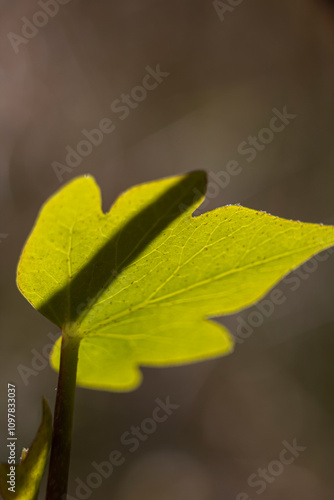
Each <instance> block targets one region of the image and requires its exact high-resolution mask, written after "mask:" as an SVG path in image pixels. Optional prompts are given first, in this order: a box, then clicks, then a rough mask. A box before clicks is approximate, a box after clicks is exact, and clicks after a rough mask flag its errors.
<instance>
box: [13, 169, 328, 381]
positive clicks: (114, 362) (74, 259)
mask: <svg viewBox="0 0 334 500" xmlns="http://www.w3.org/2000/svg"><path fill="white" fill-rule="evenodd" d="M205 189H206V175H205V174H204V173H203V172H194V173H190V174H187V175H184V176H180V177H174V178H169V179H162V180H159V181H156V182H151V183H148V184H144V185H141V186H136V187H134V188H132V189H130V190H129V191H127V192H126V193H124V194H123V195H122V196H121V197H120V198H119V199H118V200H117V202H116V203H115V204H114V206H113V207H112V209H111V210H110V211H109V212H108V213H107V214H104V213H103V212H102V210H101V197H100V192H99V189H98V187H97V185H96V183H95V181H94V179H93V178H92V177H80V178H77V179H75V180H74V181H72V182H71V183H69V184H68V185H66V186H65V187H64V188H63V189H61V190H60V191H59V192H58V193H56V195H54V196H53V197H52V198H50V199H49V200H48V201H47V203H46V204H45V206H44V207H43V209H42V211H41V213H40V215H39V217H38V220H37V223H36V226H35V228H34V230H33V232H32V234H31V236H30V238H29V239H28V242H27V244H26V247H25V249H24V252H23V254H22V257H21V261H20V264H19V268H18V286H19V288H20V290H21V291H22V293H23V295H24V296H25V297H26V298H27V299H28V300H29V301H30V303H31V304H32V305H33V306H34V307H35V308H36V309H38V310H39V311H41V312H42V313H43V314H44V315H45V316H46V317H48V318H49V319H50V320H51V321H53V322H54V323H55V324H57V325H58V326H59V327H61V328H62V329H63V331H64V336H65V338H70V337H73V336H75V337H78V338H79V339H80V341H81V343H80V350H79V364H78V377H77V383H78V384H79V385H82V386H85V387H91V388H98V389H108V390H130V389H133V388H135V387H136V386H137V385H138V384H139V383H140V380H141V373H140V370H139V366H166V365H171V364H180V363H188V362H193V361H198V360H202V359H206V358H210V357H215V356H221V355H224V354H227V353H230V352H231V351H232V349H233V341H232V337H231V335H230V334H229V332H228V331H227V330H226V329H225V328H223V327H221V326H220V325H218V324H217V323H215V322H213V321H211V320H208V319H207V318H208V317H212V316H219V315H222V314H229V313H233V312H236V311H238V310H240V309H242V308H245V307H247V306H250V305H251V304H253V303H254V302H256V301H258V300H259V299H261V297H263V295H265V294H266V293H267V292H268V291H269V290H270V289H271V288H272V287H273V286H274V285H275V284H276V283H277V282H278V281H279V280H280V279H282V277H283V276H285V275H286V274H287V273H289V272H290V271H291V270H293V269H295V268H296V267H297V266H299V265H301V264H302V263H303V262H305V261H306V260H307V259H309V258H310V257H312V256H313V255H314V254H316V253H317V252H320V251H321V250H324V249H325V248H328V247H330V246H331V245H333V244H334V228H333V227H325V226H322V225H316V224H302V223H300V222H293V221H288V220H283V219H279V218H277V217H273V216H271V215H268V214H266V213H264V212H257V211H254V210H249V209H247V208H243V207H241V206H238V205H236V206H226V207H222V208H218V209H217V210H214V211H212V212H209V213H206V214H203V215H200V216H197V217H194V216H193V215H192V214H193V212H194V210H195V209H196V208H197V207H198V205H199V204H200V203H201V202H202V201H203V197H204V193H205ZM59 345H60V343H59V341H58V342H57V344H56V346H55V349H54V351H53V353H52V364H53V366H54V367H55V368H57V367H58V365H59Z"/></svg>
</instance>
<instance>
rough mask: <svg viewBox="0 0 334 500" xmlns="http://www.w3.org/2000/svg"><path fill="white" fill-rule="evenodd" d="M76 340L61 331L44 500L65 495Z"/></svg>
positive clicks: (70, 438) (76, 350)
mask: <svg viewBox="0 0 334 500" xmlns="http://www.w3.org/2000/svg"><path fill="white" fill-rule="evenodd" d="M79 343H80V341H79V340H78V339H76V338H73V337H71V338H66V337H65V336H64V333H63V337H62V343H61V355H60V368H59V377H58V388H57V397H56V406H55V414H54V423H53V435H52V446H51V457H50V465H49V477H48V484H47V493H46V500H64V499H65V498H66V495H67V483H68V474H69V468H70V454H71V441H72V426H73V412H74V400H75V386H76V378H77V365H78V351H79Z"/></svg>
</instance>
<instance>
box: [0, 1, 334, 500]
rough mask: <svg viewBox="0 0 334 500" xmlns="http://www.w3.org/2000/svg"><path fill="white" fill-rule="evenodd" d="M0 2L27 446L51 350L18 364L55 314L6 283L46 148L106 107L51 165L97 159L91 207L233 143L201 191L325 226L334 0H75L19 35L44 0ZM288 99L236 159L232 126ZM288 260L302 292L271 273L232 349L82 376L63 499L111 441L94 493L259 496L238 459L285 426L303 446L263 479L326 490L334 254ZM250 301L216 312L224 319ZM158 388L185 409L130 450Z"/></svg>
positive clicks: (225, 498) (264, 447) (333, 425)
mask: <svg viewBox="0 0 334 500" xmlns="http://www.w3.org/2000/svg"><path fill="white" fill-rule="evenodd" d="M41 1H42V3H43V0H41ZM231 3H232V4H233V3H234V4H235V3H237V2H235V1H234V2H231ZM225 4H229V2H228V0H226V1H225ZM0 8H1V16H0V26H1V47H0V163H1V166H0V197H1V199H0V201H1V215H0V216H1V221H0V233H1V239H0V241H1V244H0V257H1V259H0V262H1V288H0V293H1V324H2V328H1V332H2V336H1V361H0V366H1V391H0V393H1V408H0V409H1V411H0V429H1V435H2V436H3V437H4V438H5V436H6V387H7V382H8V381H15V382H16V383H17V389H18V419H19V424H18V434H19V443H18V446H19V448H20V447H22V446H27V445H29V443H30V442H31V440H32V438H33V436H34V433H35V432H36V428H37V427H38V424H39V419H40V399H41V396H42V395H45V396H46V398H47V399H48V401H49V403H50V404H51V405H52V406H53V404H54V398H55V387H56V382H57V377H56V374H55V373H54V372H53V371H52V370H51V369H50V368H49V367H46V368H44V369H41V371H40V372H39V373H38V374H37V375H36V376H31V377H30V378H29V381H28V382H29V383H28V384H27V385H25V384H24V383H23V380H22V378H21V377H20V375H19V373H18V370H17V367H18V366H19V365H25V366H26V367H30V368H31V363H32V358H33V357H34V353H36V351H37V352H38V353H41V352H42V350H43V347H44V346H45V345H46V344H48V343H49V339H48V337H47V334H48V333H49V332H52V333H54V334H56V333H57V329H56V328H55V327H54V326H53V325H52V324H50V323H49V322H48V321H47V320H46V319H44V318H43V317H42V316H41V315H39V314H37V313H36V312H35V311H34V310H33V309H32V308H31V307H30V306H29V304H28V303H27V302H26V301H25V299H24V298H23V297H22V296H21V295H20V294H19V292H18V291H17V289H16V285H15V270H16V265H17V262H18V259H19V255H20V251H21V249H22V247H23V244H24V241H25V239H26V237H27V235H28V233H29V231H30V230H31V227H32V224H33V222H34V220H35V217H36V214H37V212H38V210H39V207H40V205H41V204H42V203H43V202H44V201H45V199H46V198H47V197H48V196H49V195H50V194H52V193H53V192H54V191H55V190H57V189H58V188H60V186H61V185H62V183H61V182H60V181H59V179H58V178H57V176H56V174H55V171H54V169H53V167H52V163H53V162H55V161H57V162H61V163H64V158H65V155H66V150H65V148H66V146H71V147H74V148H75V147H76V145H77V144H78V142H79V141H80V140H82V139H83V135H82V132H81V131H82V130H83V129H88V130H91V129H93V128H96V126H97V125H98V123H99V122H100V120H101V119H103V118H111V119H113V120H114V123H115V126H116V128H115V131H114V132H113V133H111V134H109V135H105V137H104V140H103V143H102V144H101V145H99V146H98V147H95V148H93V151H92V153H91V154H90V155H88V156H87V157H85V158H84V159H83V161H82V163H81V164H80V165H79V166H78V167H76V168H74V169H72V171H71V172H66V173H65V174H64V175H63V182H66V181H68V180H69V179H71V178H73V177H75V176H77V175H82V174H84V173H91V174H93V175H94V176H95V177H96V179H97V181H98V183H99V184H100V186H101V188H102V193H103V199H104V208H107V207H108V206H110V204H111V203H112V201H113V200H114V199H115V197H116V196H117V195H118V194H119V193H120V191H122V190H124V189H125V188H127V187H129V186H131V185H133V184H136V183H140V182H145V181H148V180H152V179H156V178H159V177H163V176H168V175H172V174H177V173H180V172H184V171H189V170H194V169H206V170H207V171H208V172H210V173H211V174H210V175H212V173H219V172H221V171H222V170H224V169H225V166H226V164H227V162H228V161H229V160H232V159H236V160H238V161H239V162H240V165H241V166H242V168H243V171H242V173H241V174H240V175H238V176H236V177H234V178H232V179H231V182H230V183H229V185H228V186H226V188H224V189H223V188H219V189H216V188H214V187H212V192H214V195H212V196H210V202H209V203H208V204H207V205H206V209H210V208H214V207H216V206H220V205H224V204H227V203H241V204H242V205H245V206H248V207H250V208H255V209H261V210H266V211H268V212H270V213H272V214H275V215H279V216H282V217H286V218H291V219H300V220H303V221H308V222H326V223H331V224H334V205H333V182H334V172H333V161H334V147H333V133H334V114H333V111H334V92H333V84H334V2H333V5H332V3H331V2H329V1H328V2H326V1H317V2H316V1H312V0H294V1H288V0H281V1H279V2H278V1H275V0H247V1H246V0H245V1H244V2H242V1H241V2H240V3H239V5H238V6H236V7H234V8H232V10H231V11H227V12H226V13H225V14H223V16H224V20H221V19H220V17H222V12H221V16H220V17H219V15H218V13H217V12H216V9H215V7H214V5H213V3H212V2H211V1H207V2H204V1H195V0H193V1H189V0H184V1H175V0H170V1H168V2H167V1H162V0H160V1H159V0H141V1H140V0H137V1H134V0H123V1H122V2H106V1H103V0H94V1H89V0H81V1H79V0H70V1H69V2H68V3H67V4H64V5H59V12H57V13H56V15H55V16H54V17H53V18H50V19H49V20H48V22H47V23H46V25H45V26H44V27H41V28H39V29H38V33H37V34H36V35H35V36H33V37H32V38H31V39H30V40H29V39H28V41H27V39H26V41H27V43H26V42H24V43H23V42H22V40H21V42H20V43H19V42H18V40H19V39H16V42H17V43H19V45H16V48H17V52H18V53H15V50H14V48H13V43H14V42H13V38H11V40H12V42H11V41H10V39H9V38H8V33H10V32H12V33H15V34H18V35H21V30H22V27H23V24H24V21H22V18H23V17H26V18H27V19H28V20H31V19H32V18H33V16H34V15H35V13H36V12H37V11H40V10H41V7H40V6H39V4H38V2H36V1H34V0H25V1H24V2H23V1H16V0H2V1H1V2H0ZM40 20H41V21H42V22H43V19H40ZM14 45H15V43H14ZM158 64H160V67H161V70H162V71H164V72H168V73H170V75H169V76H168V77H167V78H166V79H165V80H164V82H163V83H161V85H159V86H158V87H157V88H156V89H155V90H152V91H149V92H148V95H147V98H146V99H145V100H143V101H142V102H140V103H139V105H138V107H137V108H136V109H132V110H131V113H130V114H129V116H128V117H127V118H126V119H125V120H120V115H119V114H118V115H117V114H116V113H114V112H112V111H111V109H110V104H111V103H112V102H113V101H114V100H115V99H118V98H119V97H120V96H121V95H122V94H123V93H124V94H128V93H130V92H131V90H132V89H133V88H134V87H135V86H137V85H140V83H141V81H142V80H143V77H144V76H145V74H146V70H145V68H146V66H148V65H150V66H151V67H152V68H155V67H156V66H157V65H158ZM284 106H286V107H287V110H288V112H289V113H292V114H295V115H297V117H296V118H295V119H294V120H293V121H292V122H291V124H290V125H288V126H287V127H286V128H285V130H284V131H283V132H282V133H277V134H275V137H274V139H273V141H272V142H271V143H270V144H268V145H267V146H266V147H265V149H264V150H263V151H259V152H258V154H257V156H256V158H255V159H254V161H252V162H247V157H246V156H242V155H240V153H238V147H239V145H240V143H242V142H243V141H244V140H246V139H247V137H248V136H249V135H250V134H251V135H256V134H257V133H258V132H259V131H260V130H261V129H262V128H263V127H266V126H267V125H268V123H269V121H270V119H271V117H272V109H273V108H277V109H278V110H283V108H284ZM210 178H211V177H210ZM5 235H7V236H6V237H5ZM301 276H303V277H301ZM305 276H306V277H305ZM299 278H300V279H299V281H300V284H299V285H298V287H297V288H298V290H295V291H292V290H291V288H292V286H291V284H290V285H289V284H288V283H286V282H285V283H282V284H280V285H279V288H280V289H281V290H282V291H284V294H285V295H286V297H287V300H286V301H285V302H284V304H282V305H280V306H277V307H276V308H275V311H274V312H273V313H272V314H271V315H270V317H268V318H264V320H263V321H262V325H261V326H259V327H256V328H254V333H253V334H252V335H251V336H250V337H249V338H248V339H247V340H246V341H245V342H244V343H242V344H237V346H236V352H235V353H234V354H233V355H232V356H230V357H228V358H224V359H219V360H214V361H207V362H204V363H201V364H197V365H192V366H188V367H179V368H171V369H144V370H143V371H144V383H143V385H142V386H141V387H140V389H139V390H137V391H136V392H134V393H130V394H112V393H104V392H96V391H88V390H84V389H78V391H77V400H76V414H75V430H74V437H73V439H74V441H73V460H72V469H71V478H70V490H69V493H70V494H71V495H72V496H73V497H76V492H75V489H76V478H78V477H79V478H81V479H82V480H83V481H86V478H87V476H88V474H90V473H91V472H93V471H94V469H93V468H92V465H91V464H92V462H93V461H96V462H101V461H103V460H106V459H107V458H108V455H109V453H110V452H111V451H112V450H113V449H122V450H123V451H124V453H125V456H126V462H125V464H124V465H122V466H121V467H119V468H118V469H116V470H115V471H114V473H113V474H112V476H111V478H109V479H106V480H104V481H103V483H102V485H101V486H100V487H99V488H98V489H95V490H94V491H93V492H92V494H91V496H90V497H89V498H92V499H101V500H104V499H110V498H113V500H134V499H136V500H157V499H159V500H170V499H173V500H179V499H182V500H184V499H186V500H188V499H189V500H234V499H236V498H238V497H237V495H239V494H240V493H241V492H245V493H247V494H248V495H249V498H251V499H254V498H257V496H258V494H257V493H256V488H254V487H253V488H252V487H250V486H249V485H248V484H247V479H248V477H249V476H250V475H251V474H253V473H256V471H257V470H258V468H259V467H262V468H266V467H268V464H270V463H271V461H272V460H274V459H277V457H278V455H279V453H280V452H281V450H282V449H283V447H284V445H283V444H282V442H283V441H288V442H289V443H292V442H293V440H294V439H297V442H298V444H300V445H302V446H304V447H307V449H306V451H304V452H303V453H302V454H301V456H300V457H299V458H297V459H296V460H295V462H294V463H292V464H291V465H287V466H286V467H285V469H284V472H283V473H281V474H279V475H278V477H276V478H275V480H274V481H273V482H272V483H271V484H267V487H266V490H265V492H264V493H263V494H262V495H261V497H262V498H265V499H268V500H276V499H280V500H281V499H285V498H286V499H290V498H303V500H311V499H312V500H313V499H314V498H321V499H323V500H327V499H328V500H329V499H332V498H334V477H333V463H334V420H333V419H334V404H333V392H334V391H333V387H334V368H333V367H334V363H333V361H334V349H333V348H334V337H333V335H334V308H333V299H334V284H333V283H334V257H333V255H332V256H331V257H330V258H329V259H325V260H324V261H323V262H320V263H319V265H318V268H317V269H316V270H315V271H314V272H309V271H304V274H303V275H300V276H299ZM252 311H253V312H254V311H257V309H256V307H254V308H252V310H249V311H246V312H244V313H243V314H242V315H240V314H239V315H236V316H234V317H230V318H222V319H221V321H222V322H223V323H224V324H227V325H228V326H229V327H230V329H231V331H232V332H236V331H237V328H238V325H239V324H240V318H241V317H242V318H243V319H244V321H248V319H249V315H250V314H251V312H252ZM33 349H35V350H36V351H34V352H33V353H32V352H31V351H32V350H33ZM168 395H169V396H170V398H171V401H172V402H173V403H176V404H179V405H180V408H179V409H178V410H177V411H176V412H175V413H174V414H173V415H172V416H171V417H170V418H169V419H168V420H167V421H166V422H165V423H163V424H161V425H160V426H158V429H157V430H156V432H155V433H154V434H152V435H151V436H149V438H148V439H147V441H145V442H143V443H142V444H141V445H140V447H139V449H138V450H137V451H136V452H135V453H132V454H131V453H129V452H127V451H126V450H124V447H122V445H121V444H120V436H121V435H122V433H123V432H125V431H127V430H128V429H129V428H130V427H131V426H132V425H140V423H141V422H142V420H143V419H145V418H147V417H150V416H151V414H152V410H153V409H154V407H155V406H156V403H155V399H156V398H161V399H165V398H166V397H167V396H168ZM6 457H7V453H6V448H5V440H4V439H2V441H1V449H0V458H1V460H2V461H4V460H6ZM43 487H44V486H43ZM40 498H43V494H42V493H41V495H40ZM244 498H247V497H244ZM244 498H243V497H242V496H241V497H240V499H238V500H244Z"/></svg>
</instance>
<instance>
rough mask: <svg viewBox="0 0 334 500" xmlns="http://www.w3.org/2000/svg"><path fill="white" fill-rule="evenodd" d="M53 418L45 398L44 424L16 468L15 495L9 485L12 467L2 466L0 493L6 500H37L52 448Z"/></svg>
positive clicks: (0, 468)
mask: <svg viewBox="0 0 334 500" xmlns="http://www.w3.org/2000/svg"><path fill="white" fill-rule="evenodd" d="M51 438H52V416H51V411H50V409H49V406H48V404H47V402H46V401H45V399H44V398H43V416H42V423H41V425H40V427H39V429H38V432H37V435H36V437H35V439H34V442H33V443H32V445H31V447H30V448H29V450H28V451H27V450H26V449H25V448H24V449H23V451H22V455H21V462H20V464H18V465H16V466H15V493H13V492H12V491H9V490H8V488H9V487H10V484H8V483H7V481H8V480H9V477H8V476H7V474H9V471H10V466H9V465H8V464H0V493H1V495H2V497H3V499H4V500H13V499H15V500H37V498H38V491H39V487H40V483H41V479H42V476H43V473H44V469H45V465H46V460H47V457H48V453H49V449H50V446H51ZM7 442H9V441H7Z"/></svg>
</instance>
